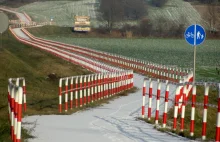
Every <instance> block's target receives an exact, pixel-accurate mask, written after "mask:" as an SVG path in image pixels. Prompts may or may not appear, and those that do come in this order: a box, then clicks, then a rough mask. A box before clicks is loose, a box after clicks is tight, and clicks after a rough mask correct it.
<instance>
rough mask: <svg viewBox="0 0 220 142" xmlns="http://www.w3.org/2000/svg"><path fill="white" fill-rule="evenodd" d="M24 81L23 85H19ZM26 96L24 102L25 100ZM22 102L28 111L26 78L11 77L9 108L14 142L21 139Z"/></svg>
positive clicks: (18, 141) (9, 81) (9, 82)
mask: <svg viewBox="0 0 220 142" xmlns="http://www.w3.org/2000/svg"><path fill="white" fill-rule="evenodd" d="M14 81H15V83H13V82H14ZM20 81H22V83H23V86H19V82H20ZM23 97H24V103H23V102H22V101H23ZM22 104H24V111H26V86H25V79H24V78H23V77H22V78H10V79H9V80H8V110H9V120H10V123H11V139H12V141H13V142H20V141H21V121H22Z"/></svg>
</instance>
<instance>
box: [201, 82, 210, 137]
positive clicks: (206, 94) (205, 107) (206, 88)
mask: <svg viewBox="0 0 220 142" xmlns="http://www.w3.org/2000/svg"><path fill="white" fill-rule="evenodd" d="M204 87H205V94H204V110H203V121H202V122H203V123H202V140H205V139H206V127H207V110H208V95H209V86H208V85H207V83H205V84H204Z"/></svg>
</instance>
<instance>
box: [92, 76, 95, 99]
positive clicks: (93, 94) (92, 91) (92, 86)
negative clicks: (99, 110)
mask: <svg viewBox="0 0 220 142" xmlns="http://www.w3.org/2000/svg"><path fill="white" fill-rule="evenodd" d="M94 77H95V76H94V75H91V102H92V103H93V100H94V88H95V87H94V85H95V83H94Z"/></svg>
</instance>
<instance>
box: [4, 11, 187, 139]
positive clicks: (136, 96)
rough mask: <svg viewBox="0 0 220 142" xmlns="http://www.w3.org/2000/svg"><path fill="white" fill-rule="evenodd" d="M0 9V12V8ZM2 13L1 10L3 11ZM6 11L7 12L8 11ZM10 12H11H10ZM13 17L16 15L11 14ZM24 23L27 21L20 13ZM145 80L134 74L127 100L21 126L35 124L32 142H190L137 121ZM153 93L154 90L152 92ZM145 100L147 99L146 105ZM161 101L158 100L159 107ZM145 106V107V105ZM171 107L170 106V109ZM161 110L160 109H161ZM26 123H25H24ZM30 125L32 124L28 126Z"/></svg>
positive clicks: (29, 119)
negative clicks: (134, 90)
mask: <svg viewBox="0 0 220 142" xmlns="http://www.w3.org/2000/svg"><path fill="white" fill-rule="evenodd" d="M0 9H1V8H0ZM2 10H3V9H2ZM7 11H8V10H7ZM10 11H11V10H10ZM12 12H13V13H17V12H14V11H12ZM17 14H19V17H22V19H23V20H24V21H27V22H28V20H27V18H26V17H25V16H24V15H23V14H22V13H17ZM14 31H15V33H16V35H17V36H20V37H22V38H26V39H28V40H31V39H30V38H28V37H27V36H26V35H25V34H24V33H23V32H22V31H21V30H20V29H14ZM143 79H144V76H141V75H138V74H134V86H136V87H137V88H139V90H138V91H137V92H135V93H132V94H129V95H128V96H126V97H121V98H119V99H116V100H114V101H111V102H110V103H109V104H104V105H103V106H100V107H97V108H93V109H89V110H86V111H79V112H77V113H74V114H72V115H43V116H29V117H25V118H24V119H23V124H22V125H23V126H24V127H26V128H31V127H33V123H32V122H35V121H36V124H37V125H36V127H35V129H34V132H33V133H32V134H33V135H35V136H36V138H35V139H29V141H33V142H60V141H63V142H67V141H81V142H86V141H95V142H134V141H135V142H145V141H149V142H152V141H158V142H161V141H163V142H176V141H190V140H188V139H186V138H182V137H179V136H174V135H169V134H168V133H162V132H159V131H157V130H155V129H154V128H153V127H154V126H153V125H150V124H147V123H144V122H142V121H139V120H136V117H140V116H141V105H142V96H141V94H142V89H141V88H142V85H143ZM162 86H163V87H162V88H161V94H164V90H165V88H164V85H162ZM174 90H175V86H170V97H174ZM153 93H154V94H155V93H156V90H153ZM147 99H148V97H146V102H148V101H147ZM163 103H164V101H162V99H161V104H160V105H161V106H163ZM155 104H156V103H155V98H154V99H153V108H152V110H153V111H152V115H154V114H155ZM146 105H148V104H146ZM171 106H172V104H169V107H171ZM161 109H162V108H161ZM24 122H26V123H24ZM28 123H32V124H28Z"/></svg>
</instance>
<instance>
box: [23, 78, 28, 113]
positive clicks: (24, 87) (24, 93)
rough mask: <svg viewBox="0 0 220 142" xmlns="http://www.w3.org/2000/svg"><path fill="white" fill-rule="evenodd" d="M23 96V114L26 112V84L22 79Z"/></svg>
mask: <svg viewBox="0 0 220 142" xmlns="http://www.w3.org/2000/svg"><path fill="white" fill-rule="evenodd" d="M23 96H24V112H26V111H27V104H26V84H25V79H23Z"/></svg>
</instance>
